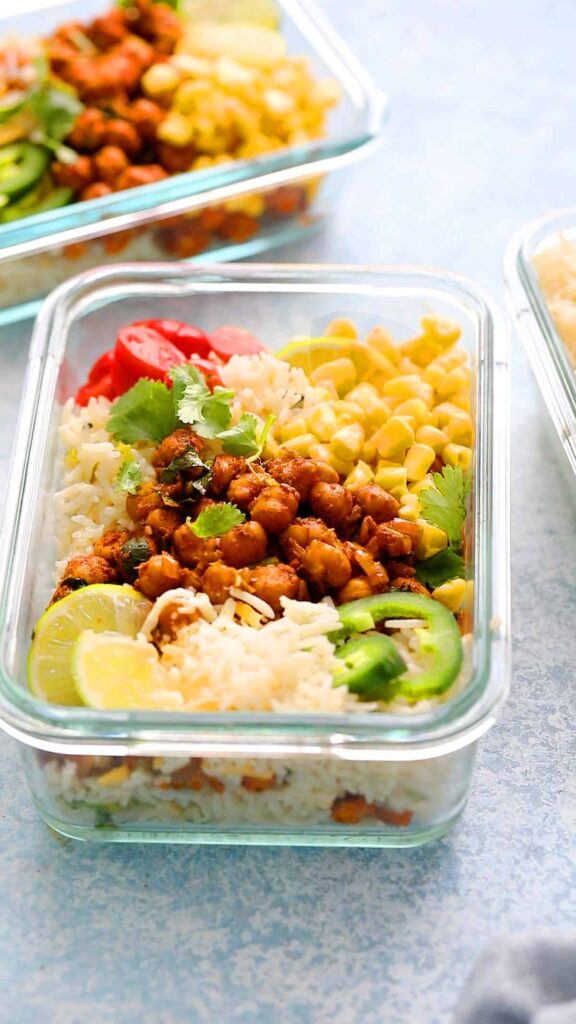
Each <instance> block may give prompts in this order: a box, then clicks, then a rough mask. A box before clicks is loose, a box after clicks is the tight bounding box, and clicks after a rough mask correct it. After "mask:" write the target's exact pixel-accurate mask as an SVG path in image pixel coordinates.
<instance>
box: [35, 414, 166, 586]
mask: <svg viewBox="0 0 576 1024" xmlns="http://www.w3.org/2000/svg"><path fill="white" fill-rule="evenodd" d="M110 404H111V403H110V402H109V401H108V399H107V398H91V399H90V401H89V402H88V405H87V406H86V407H85V408H80V407H78V406H76V405H74V402H73V401H72V399H69V401H68V402H66V404H65V406H64V407H63V409H62V421H61V425H60V444H61V450H62V465H63V472H62V478H63V487H62V488H61V489H60V490H58V491H57V492H56V494H55V496H54V505H55V517H56V535H57V540H58V554H59V557H60V559H61V560H62V561H61V562H59V563H58V566H57V569H58V573H59V574H61V572H62V571H63V568H64V564H65V563H66V561H67V560H68V559H69V558H72V557H73V556H74V555H82V554H86V553H87V552H89V551H90V550H91V548H92V545H93V543H94V541H95V540H96V538H97V537H99V536H100V535H101V534H102V533H103V532H104V530H107V529H110V528H112V527H118V529H129V528H130V527H131V526H132V523H131V520H130V518H129V516H128V515H127V514H126V492H125V491H115V490H114V481H115V478H116V474H117V473H118V469H119V467H120V463H121V462H122V459H123V458H124V457H125V455H126V454H127V450H128V451H129V452H130V453H131V455H132V457H133V458H135V459H136V460H137V461H138V463H139V465H140V469H141V471H142V478H143V480H150V479H154V470H153V468H152V465H151V463H150V458H151V456H152V453H153V451H154V446H153V445H147V444H142V443H139V444H138V445H137V446H136V447H131V446H127V445H124V446H122V450H121V449H120V448H119V447H117V446H116V445H115V444H114V442H113V441H112V440H111V438H110V435H109V433H108V431H107V430H106V422H107V420H108V416H109V414H110Z"/></svg>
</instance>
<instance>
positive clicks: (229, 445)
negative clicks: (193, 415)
mask: <svg viewBox="0 0 576 1024" xmlns="http://www.w3.org/2000/svg"><path fill="white" fill-rule="evenodd" d="M257 431H258V420H257V419H256V417H255V416H253V415H252V413H250V412H244V413H242V415H241V417H240V419H239V420H238V423H236V424H235V425H234V426H233V427H230V428H229V430H223V431H221V433H220V434H219V440H220V441H221V442H222V447H223V449H224V451H225V452H227V453H228V454H229V455H243V456H244V457H245V458H246V457H247V456H249V455H255V454H256V453H257V451H258V440H257V437H256V435H257Z"/></svg>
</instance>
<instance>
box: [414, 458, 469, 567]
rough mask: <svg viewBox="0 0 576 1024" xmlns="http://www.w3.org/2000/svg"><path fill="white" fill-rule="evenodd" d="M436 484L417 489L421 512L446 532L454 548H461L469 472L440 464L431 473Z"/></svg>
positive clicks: (425, 517)
mask: <svg viewBox="0 0 576 1024" xmlns="http://www.w3.org/2000/svg"><path fill="white" fill-rule="evenodd" d="M434 483H435V485H436V487H435V488H434V487H426V488H425V489H424V490H423V491H421V492H420V505H421V508H422V515H423V517H424V519H426V520H427V521H428V522H429V523H431V524H432V526H438V527H439V528H440V529H441V530H444V532H445V533H446V534H447V536H448V542H449V544H450V547H451V548H453V549H454V551H456V552H459V551H461V550H462V527H463V526H464V520H465V519H466V503H467V498H468V495H469V493H470V486H471V481H470V476H469V474H467V473H466V474H465V473H464V472H463V471H462V467H461V466H444V468H443V470H442V472H441V473H434Z"/></svg>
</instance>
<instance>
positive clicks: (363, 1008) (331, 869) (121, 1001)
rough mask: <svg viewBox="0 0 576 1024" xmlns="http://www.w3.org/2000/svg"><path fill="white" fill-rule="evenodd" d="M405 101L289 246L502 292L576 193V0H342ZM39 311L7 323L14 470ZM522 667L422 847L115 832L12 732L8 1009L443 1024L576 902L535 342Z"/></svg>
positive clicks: (570, 609)
mask: <svg viewBox="0 0 576 1024" xmlns="http://www.w3.org/2000/svg"><path fill="white" fill-rule="evenodd" d="M323 6H324V8H325V9H326V10H327V11H328V13H329V14H330V16H331V17H332V19H333V21H334V24H335V25H336V27H337V28H338V29H339V30H340V31H341V32H342V33H343V34H344V35H345V36H346V38H347V39H348V40H349V42H350V43H351V45H352V46H353V47H354V48H355V50H356V52H357V53H358V55H359V56H360V57H361V59H362V60H363V61H364V63H365V64H366V66H367V67H368V68H369V70H370V71H371V72H372V73H373V75H374V77H375V78H376V79H377V80H378V81H379V83H380V84H381V85H382V86H383V87H384V88H385V89H387V90H388V91H389V92H390V94H391V100H392V120H391V121H390V124H389V126H388V127H387V129H386V133H385V140H384V145H383V147H382V148H381V149H380V150H379V152H378V153H377V154H376V155H375V156H373V157H372V158H371V159H370V160H369V161H368V162H366V163H364V164H362V165H358V166H357V167H356V168H355V169H354V170H353V171H352V172H351V176H350V179H349V182H348V185H347V187H346V188H345V189H344V179H342V181H343V185H342V188H343V191H342V194H341V198H340V203H339V206H338V209H337V211H336V213H335V215H334V217H333V218H332V220H331V222H330V224H329V225H328V227H327V229H326V230H325V232H324V233H323V234H322V235H319V236H317V237H316V238H315V239H311V240H309V241H308V242H306V243H303V244H301V245H299V246H293V247H292V248H291V249H290V250H284V251H283V252H281V253H279V254H278V258H280V259H291V260H299V261H304V262H313V261H323V260H326V261H333V262H338V261H351V262H362V263H369V262H411V263H416V262H419V263H429V264H435V265H438V266H443V267H446V268H448V269H452V270H458V271H461V272H462V273H465V274H467V275H469V276H471V277H475V278H476V279H477V280H479V281H480V282H482V283H483V284H484V285H486V286H488V287H489V288H490V289H491V290H492V292H493V293H494V295H495V296H496V297H497V298H498V299H499V300H500V301H502V298H503V296H502V278H501V257H502V251H503V248H504V245H505V243H506V241H507V239H508V237H509V236H510V234H511V233H512V231H513V230H514V229H515V228H516V227H517V226H518V225H520V224H521V223H522V222H523V221H525V220H527V219H529V218H531V217H533V216H537V215H538V214H540V213H544V212H546V211H547V210H548V209H551V208H554V207H558V206H562V205H569V204H570V203H574V202H576V186H575V164H576V161H575V150H574V126H575V123H576V112H575V111H576V90H575V88H574V74H573V68H574V39H575V38H576V7H575V6H574V5H573V4H571V3H569V2H568V0H549V2H548V3H547V4H546V5H544V4H542V2H541V0H522V2H520V0H504V2H502V0H364V2H363V3H362V4H346V3H344V2H343V0H332V2H331V3H330V2H329V0H324V3H323ZM29 332H30V325H29V324H26V325H20V326H19V327H17V328H16V327H14V328H10V329H4V330H3V331H2V332H1V334H0V472H1V474H2V484H4V480H5V476H6V472H7V467H8V457H9V449H10V444H11V440H12V434H13V429H14V418H15V415H16V410H17V407H18V395H19V390H20V386H21V382H22V375H23V370H24V365H25V359H26V347H27V341H28V337H29ZM513 363H514V365H513V373H514V385H513V388H514V393H513V402H512V559H513V597H514V682H513V692H512V697H511V699H510V701H509V703H508V706H507V708H506V710H505V712H504V715H503V717H502V720H501V722H500V724H499V725H498V727H497V728H496V729H494V731H493V732H492V733H491V734H490V735H489V736H488V737H487V739H486V740H485V742H484V744H483V746H482V749H481V752H480V756H479V761H478V768H477V772H476V776H475V780H474V785H473V791H472V797H471V800H470V803H469V806H468V809H467V812H466V814H465V816H464V818H463V820H462V821H461V823H460V824H459V825H458V827H457V828H456V830H455V831H454V832H453V834H452V835H450V836H448V837H447V838H445V839H443V840H441V841H440V842H437V843H436V844H433V845H431V846H429V847H426V848H422V849H419V850H404V851H392V852H387V851H376V850H366V851H362V850H350V851H346V850H318V849H315V850H305V849H295V850H283V849H242V848H217V847H213V848H198V849H195V848H187V847H166V846H163V847H153V846H150V847H144V846H141V847H113V848H104V847H103V848H96V847H89V846H86V845H81V844H75V843H74V842H66V841H65V840H62V839H59V838H58V837H56V836H55V835H54V834H52V833H50V832H49V830H48V829H47V828H46V827H44V826H43V825H42V824H41V822H40V821H39V819H38V818H37V817H36V813H35V810H34V807H33V805H32V801H31V798H30V796H29V794H28V791H27V789H26V786H25V783H24V779H23V775H22V772H21V769H20V765H19V761H18V756H17V751H16V746H15V744H14V743H13V742H12V741H11V740H8V739H7V738H5V737H3V738H1V739H0V771H1V774H0V908H1V909H0V991H1V992H2V998H1V1000H0V1020H1V1021H2V1022H4V1021H6V1022H7V1024H28V1022H29V1021H32V1020H36V1019H37V1020H39V1021H42V1022H43V1024H44V1022H49V1024H52V1022H54V1024H60V1022H62V1024H108V1022H110V1024H132V1022H133V1021H145V1022H148V1021H150V1022H154V1024H180V1022H182V1024H188V1022H192V1021H194V1022H198V1024H205V1022H206V1024H212V1022H216V1021H218V1022H223V1024H224V1022H226V1024H271V1022H275V1024H276V1022H278V1024H308V1022H311V1024H355V1022H356V1021H361V1022H363V1024H377V1022H378V1024H382V1022H385V1024H441V1022H448V1021H449V1020H450V1015H451V1010H452V1007H453V1005H454V1002H455V999H456V997H457V993H458V991H459V990H460V988H461V986H462V985H463V983H464V981H465V978H466V975H467V974H468V972H469V970H470V968H471V966H472V964H473V962H474V959H475V957H476V955H477V953H478V952H479V950H480V949H481V948H482V946H483V945H484V944H485V943H486V942H488V941H489V940H490V938H491V937H492V936H495V935H497V934H506V933H511V932H515V931H517V930H519V929H525V928H528V927H531V926H534V925H537V924H538V925H540V924H545V925H552V926H557V927H561V926H562V925H563V924H567V923H568V922H570V923H572V924H573V922H574V914H575V911H576V886H575V884H574V883H575V863H576V838H575V829H576V773H575V770H574V746H575V744H574V727H575V724H576V711H575V708H574V691H573V689H572V688H573V686H574V683H575V681H576V680H575V672H574V663H575V661H576V639H575V637H576V630H575V628H574V626H575V623H576V590H575V588H574V581H573V572H574V554H575V551H576V523H575V518H574V511H575V506H574V505H571V499H570V494H569V492H568V489H567V486H566V484H565V482H564V481H563V477H562V474H561V471H560V468H559V466H558V464H557V463H556V462H555V460H554V458H553V457H552V456H551V452H552V446H551V442H550V438H549V434H548V430H547V418H546V413H545V410H544V409H543V408H542V406H541V403H540V400H539V397H538V394H537V391H536V388H535V385H534V382H533V380H532V377H531V374H530V372H529V369H528V367H527V363H526V359H525V357H524V355H523V353H522V351H521V349H520V347H519V343H518V342H517V340H516V339H515V341H514V356H513Z"/></svg>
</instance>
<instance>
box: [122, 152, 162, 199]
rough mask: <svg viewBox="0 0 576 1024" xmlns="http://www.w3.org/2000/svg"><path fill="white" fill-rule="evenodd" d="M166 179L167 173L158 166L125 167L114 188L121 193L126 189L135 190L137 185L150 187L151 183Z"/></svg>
mask: <svg viewBox="0 0 576 1024" xmlns="http://www.w3.org/2000/svg"><path fill="white" fill-rule="evenodd" d="M120 152H121V150H120ZM126 163H128V161H126ZM167 177H168V174H167V172H166V171H165V170H164V168H163V167H160V164H142V166H140V167H127V166H126V165H125V167H124V169H123V170H122V172H121V173H120V175H119V176H118V178H117V180H116V188H117V189H118V190H119V191H122V190H123V189H126V188H137V187H138V186H139V185H151V184H152V183H153V182H155V181H161V180H162V178H167Z"/></svg>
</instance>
